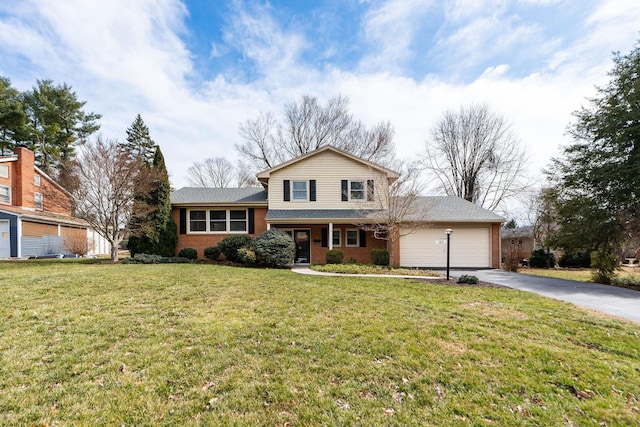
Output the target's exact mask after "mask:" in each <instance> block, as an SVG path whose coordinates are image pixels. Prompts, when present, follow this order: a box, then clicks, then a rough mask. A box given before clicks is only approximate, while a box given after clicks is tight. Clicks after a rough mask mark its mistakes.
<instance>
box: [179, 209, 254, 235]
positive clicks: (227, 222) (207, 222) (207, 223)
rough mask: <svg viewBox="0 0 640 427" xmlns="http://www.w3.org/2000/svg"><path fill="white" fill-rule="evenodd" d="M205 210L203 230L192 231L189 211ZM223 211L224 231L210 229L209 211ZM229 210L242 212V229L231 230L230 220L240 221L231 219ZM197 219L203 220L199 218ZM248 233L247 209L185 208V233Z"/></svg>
mask: <svg viewBox="0 0 640 427" xmlns="http://www.w3.org/2000/svg"><path fill="white" fill-rule="evenodd" d="M194 211H195V212H202V211H204V212H205V219H204V221H205V230H204V231H192V230H191V212H194ZM212 211H223V212H225V231H211V212H212ZM231 211H240V212H244V215H245V216H244V224H245V228H244V230H242V231H231V223H232V222H238V223H239V222H241V220H239V219H234V220H232V219H231ZM197 221H199V222H200V221H203V220H201V219H199V220H197ZM248 233H249V210H248V209H230V208H227V209H187V234H248Z"/></svg>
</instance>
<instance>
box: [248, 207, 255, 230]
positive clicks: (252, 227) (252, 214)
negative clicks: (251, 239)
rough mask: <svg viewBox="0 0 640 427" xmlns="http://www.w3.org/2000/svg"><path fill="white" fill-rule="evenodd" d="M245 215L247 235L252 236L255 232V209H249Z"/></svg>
mask: <svg viewBox="0 0 640 427" xmlns="http://www.w3.org/2000/svg"><path fill="white" fill-rule="evenodd" d="M247 214H248V215H249V234H254V233H255V232H256V218H255V209H253V208H249V211H248V212H247Z"/></svg>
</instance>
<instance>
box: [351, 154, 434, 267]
mask: <svg viewBox="0 0 640 427" xmlns="http://www.w3.org/2000/svg"><path fill="white" fill-rule="evenodd" d="M394 169H396V170H398V171H401V172H400V173H398V174H397V176H393V177H391V178H390V179H385V180H383V182H382V183H381V185H377V186H375V187H374V188H369V189H368V191H369V192H373V193H374V194H372V195H371V202H367V203H365V204H363V207H362V214H361V215H362V217H363V221H362V223H360V224H358V227H360V228H362V229H363V230H367V231H371V232H373V235H374V237H375V238H377V239H381V240H387V241H388V244H387V247H388V249H389V255H390V258H391V260H393V256H394V247H395V244H396V243H397V242H398V241H399V240H400V238H402V237H404V236H407V235H409V234H411V233H413V232H415V231H417V230H420V229H423V228H427V227H429V222H428V215H429V209H430V206H429V205H428V204H427V203H424V202H423V200H422V198H421V197H420V195H421V194H422V191H423V190H424V184H423V183H422V181H421V180H420V179H419V178H420V168H419V165H417V164H415V163H406V162H401V161H396V162H394ZM372 176H375V174H372ZM378 176H379V175H378ZM375 182H380V180H375ZM392 262H393V261H392Z"/></svg>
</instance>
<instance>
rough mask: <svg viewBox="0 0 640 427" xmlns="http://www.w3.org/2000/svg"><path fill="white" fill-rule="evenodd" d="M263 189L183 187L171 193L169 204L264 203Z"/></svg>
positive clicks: (264, 193)
mask: <svg viewBox="0 0 640 427" xmlns="http://www.w3.org/2000/svg"><path fill="white" fill-rule="evenodd" d="M266 201H267V192H266V191H265V190H264V189H263V188H204V187H183V188H181V189H179V190H176V191H174V192H173V193H171V203H174V204H189V203H194V204H199V203H266Z"/></svg>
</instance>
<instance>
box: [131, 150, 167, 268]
mask: <svg viewBox="0 0 640 427" xmlns="http://www.w3.org/2000/svg"><path fill="white" fill-rule="evenodd" d="M139 179H142V180H146V181H147V182H150V183H151V189H150V190H149V192H147V193H145V194H140V195H138V196H136V200H135V202H134V213H133V217H132V219H131V222H130V229H131V231H132V235H131V237H130V238H129V243H128V244H127V248H128V249H129V251H130V252H131V256H135V254H138V253H147V254H156V255H162V256H173V255H175V247H176V244H177V241H178V236H177V234H176V232H177V227H176V224H175V222H174V221H173V218H172V217H171V200H170V195H171V185H170V183H169V175H168V173H167V168H166V166H165V163H164V156H163V155H162V151H161V150H160V147H156V150H155V154H154V157H153V161H152V163H151V164H150V165H142V167H141V173H140V178H139Z"/></svg>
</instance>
